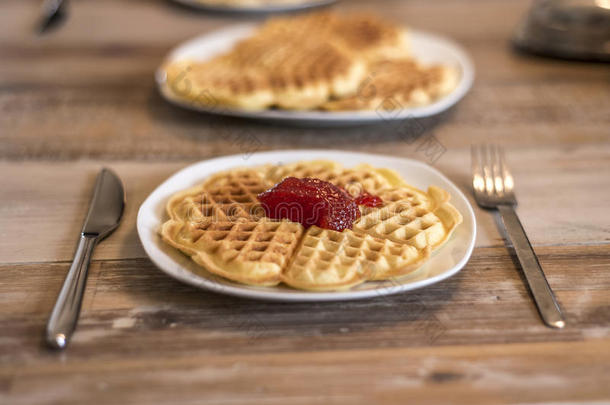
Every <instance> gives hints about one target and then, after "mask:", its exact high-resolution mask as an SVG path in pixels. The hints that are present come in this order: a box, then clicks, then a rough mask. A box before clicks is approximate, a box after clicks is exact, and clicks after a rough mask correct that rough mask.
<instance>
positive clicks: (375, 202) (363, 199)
mask: <svg viewBox="0 0 610 405" xmlns="http://www.w3.org/2000/svg"><path fill="white" fill-rule="evenodd" d="M354 202H355V203H356V204H358V205H366V206H367V207H372V208H376V207H381V206H382V205H383V200H382V199H381V197H379V196H376V195H373V194H369V193H367V192H366V191H363V192H362V193H361V194H360V195H359V196H358V197H356V198H354Z"/></svg>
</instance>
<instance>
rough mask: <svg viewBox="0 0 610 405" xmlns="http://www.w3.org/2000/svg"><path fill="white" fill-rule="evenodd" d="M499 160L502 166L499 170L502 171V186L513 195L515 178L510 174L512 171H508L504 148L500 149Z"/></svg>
mask: <svg viewBox="0 0 610 405" xmlns="http://www.w3.org/2000/svg"><path fill="white" fill-rule="evenodd" d="M498 158H499V165H500V167H499V170H500V174H501V176H502V185H503V187H504V190H505V191H506V192H507V193H512V191H513V188H514V186H515V184H514V181H513V176H512V174H511V173H510V170H508V165H507V164H506V159H505V156H504V148H499V149H498Z"/></svg>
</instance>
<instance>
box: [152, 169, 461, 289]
mask: <svg viewBox="0 0 610 405" xmlns="http://www.w3.org/2000/svg"><path fill="white" fill-rule="evenodd" d="M287 176H295V177H317V178H320V179H323V180H327V181H329V182H331V183H333V184H335V185H336V186H339V187H342V188H344V189H346V190H348V192H350V193H352V194H354V195H357V194H359V193H360V192H361V191H363V190H365V191H367V192H369V193H373V194H377V195H379V196H380V197H381V198H382V199H383V202H384V203H383V205H382V206H381V207H377V208H372V207H364V206H361V207H360V209H361V214H362V216H361V218H360V219H358V220H357V221H356V222H355V223H354V226H353V229H346V230H344V231H342V232H337V231H333V230H329V229H322V228H319V227H317V226H311V227H309V228H307V229H305V228H303V226H302V225H301V224H299V223H295V222H291V221H288V220H274V219H270V218H267V217H265V215H264V210H263V209H262V207H261V206H260V204H259V202H258V200H257V198H256V196H257V195H258V194H259V193H261V192H262V191H264V190H266V189H268V188H270V187H272V186H273V184H275V183H276V182H277V181H280V180H282V179H283V178H285V177H287ZM167 213H168V215H169V220H168V221H167V222H165V223H164V224H163V226H162V228H161V235H162V238H163V240H164V241H165V242H167V243H168V244H170V245H172V246H174V247H175V248H177V249H179V250H181V251H182V252H183V253H185V254H187V255H189V256H190V257H191V258H192V259H193V260H194V261H195V262H196V263H197V264H199V265H200V266H202V267H204V268H205V269H206V270H208V271H209V272H211V273H214V274H218V275H220V276H223V277H225V278H228V279H230V280H233V281H237V282H240V283H245V284H250V285H260V286H273V285H277V284H279V283H281V282H283V283H285V284H287V285H289V286H292V287H294V288H298V289H304V290H317V291H333V290H342V289H349V288H350V287H352V286H355V285H357V284H360V283H363V282H365V281H367V280H385V279H389V278H392V277H399V276H403V275H406V274H409V273H411V272H413V271H414V270H416V269H418V268H419V267H420V266H421V265H422V264H423V263H424V262H425V261H426V260H428V259H429V257H430V255H431V253H432V252H433V251H434V250H435V249H438V248H439V247H440V246H441V245H442V244H443V243H444V242H445V241H446V240H447V239H448V238H449V236H450V235H451V233H452V232H453V230H454V229H455V228H456V227H457V226H458V225H459V224H460V223H461V221H462V216H461V215H460V213H459V212H458V211H457V210H456V209H455V208H454V207H453V206H452V205H451V204H450V203H449V194H448V193H447V192H445V191H443V190H441V189H439V188H438V187H434V186H432V187H430V188H429V189H428V191H427V192H424V191H421V190H418V189H416V188H414V187H411V186H409V185H407V184H406V183H405V182H404V181H402V179H401V178H400V176H399V175H398V174H397V173H395V172H393V171H391V170H388V169H376V168H373V167H370V166H367V165H360V166H357V167H355V168H344V167H343V166H341V165H339V164H337V163H334V162H329V161H312V162H299V163H295V164H288V165H280V166H263V167H256V168H247V169H235V170H231V171H228V172H223V173H220V174H217V175H215V176H213V177H211V178H209V179H208V180H206V181H205V182H204V183H203V184H201V185H199V186H196V187H193V188H191V189H188V190H185V191H183V192H180V193H178V194H176V195H174V196H173V197H172V198H171V199H170V201H169V202H168V204H167Z"/></svg>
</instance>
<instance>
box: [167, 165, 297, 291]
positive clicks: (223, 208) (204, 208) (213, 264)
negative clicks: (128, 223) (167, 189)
mask: <svg viewBox="0 0 610 405" xmlns="http://www.w3.org/2000/svg"><path fill="white" fill-rule="evenodd" d="M206 184H207V185H208V186H206ZM210 185H213V186H210ZM267 186H268V184H267V183H265V182H264V181H263V179H262V178H261V176H260V173H259V172H258V171H257V170H237V171H230V172H226V173H224V174H221V175H218V176H214V177H212V178H211V179H209V180H208V181H207V182H206V183H205V184H204V185H201V186H196V187H193V188H190V189H188V190H186V191H184V192H181V193H178V194H176V195H174V196H173V197H172V198H171V199H170V201H169V202H168V204H167V213H168V215H169V217H170V218H171V219H170V220H169V221H167V222H166V223H165V224H163V227H162V229H161V235H162V237H163V240H164V241H166V242H167V243H169V244H170V245H172V246H174V247H176V248H178V249H180V250H181V251H182V252H184V253H186V254H187V255H189V256H191V258H192V259H193V260H194V261H195V262H196V263H197V264H199V265H201V266H203V267H205V268H206V269H207V270H208V271H210V272H212V273H215V274H218V275H221V276H223V277H226V278H229V279H231V280H235V281H239V282H241V283H245V284H254V285H275V284H277V283H278V282H279V281H280V273H281V271H282V269H284V267H285V266H286V264H287V262H288V260H289V259H290V258H291V257H292V254H293V251H294V249H295V247H296V244H297V242H298V241H299V240H300V236H301V234H302V232H303V227H302V226H301V225H300V224H297V223H293V222H289V221H271V220H268V219H266V218H263V217H262V216H263V212H262V211H261V210H259V209H258V208H260V207H259V203H258V200H257V199H256V196H257V195H258V194H259V193H261V192H263V191H264V190H265V189H267Z"/></svg>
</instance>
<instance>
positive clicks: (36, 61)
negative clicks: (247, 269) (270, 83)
mask: <svg viewBox="0 0 610 405" xmlns="http://www.w3.org/2000/svg"><path fill="white" fill-rule="evenodd" d="M528 3H529V2H527V1H499V0H493V1H471V2H464V1H454V0H437V1H434V2H426V1H421V2H416V1H400V0H395V1H385V2H383V3H382V4H380V5H377V6H373V5H372V3H371V4H369V5H368V6H369V7H374V8H375V9H376V10H377V11H378V12H379V13H382V14H384V15H387V16H388V17H392V18H395V19H397V20H399V21H403V22H405V23H407V24H410V25H412V26H414V27H419V28H422V29H426V30H430V31H435V32H438V33H441V34H443V35H446V36H449V37H452V38H454V39H455V40H456V41H458V42H460V43H462V44H463V45H464V46H465V47H466V48H467V49H468V51H469V52H470V54H471V55H472V58H473V59H474V62H475V65H476V69H477V78H476V82H475V85H474V88H473V89H472V91H471V92H470V93H469V94H468V95H467V97H466V98H465V99H464V100H463V101H462V102H461V103H460V104H459V105H458V106H457V107H456V108H454V109H453V110H452V111H450V112H449V113H447V114H444V115H443V116H441V117H438V118H436V119H433V120H428V121H426V123H425V125H426V126H427V128H428V129H427V132H426V136H427V137H434V138H427V139H434V140H436V141H437V142H438V144H439V145H441V146H442V149H443V150H444V153H442V154H438V153H437V154H436V155H434V156H435V158H434V159H436V160H435V161H434V162H433V164H434V165H435V166H436V167H437V168H439V169H440V170H442V171H443V172H444V173H446V174H447V175H448V176H449V177H450V178H451V179H452V180H453V181H455V183H456V184H458V185H459V186H460V187H461V188H462V189H463V190H464V192H465V193H466V194H467V195H469V196H470V194H471V193H470V190H469V182H470V175H469V171H470V168H469V145H470V144H471V143H480V142H496V143H500V144H502V145H504V146H505V147H506V148H507V150H508V154H509V156H508V159H509V163H510V164H511V166H512V167H513V169H514V174H515V177H516V182H517V191H518V195H519V200H520V206H519V214H520V215H521V218H522V221H523V223H524V224H525V227H526V229H527V232H528V234H529V236H530V239H531V240H532V242H533V244H534V245H535V248H536V251H537V253H538V254H539V256H540V261H541V263H542V265H543V267H544V269H545V271H546V274H547V277H548V280H549V282H550V284H551V286H552V288H553V289H554V290H555V292H556V294H557V297H558V299H559V301H560V303H561V305H562V307H563V309H564V311H565V313H566V315H567V327H566V328H565V330H561V331H557V330H551V329H548V328H546V327H545V326H543V324H542V323H541V321H540V319H539V318H538V314H537V312H536V308H535V306H534V304H533V302H532V299H531V297H530V295H529V292H528V290H527V288H526V287H525V285H524V283H523V280H522V276H521V275H520V271H519V268H518V266H517V264H516V262H515V258H514V257H513V256H512V255H511V253H510V251H509V250H507V248H506V247H505V245H504V242H503V240H502V238H501V235H500V233H499V231H498V228H497V226H496V223H495V222H494V221H495V218H494V217H493V215H492V214H491V213H489V212H485V211H482V210H480V209H477V211H476V215H477V220H478V222H479V226H478V237H477V245H476V249H475V251H474V254H473V256H472V259H471V260H470V262H469V263H468V265H467V266H466V267H465V268H464V270H463V271H462V272H460V273H459V274H458V275H456V276H454V277H453V278H451V279H449V280H446V281H444V282H442V283H439V284H436V285H434V286H431V287H428V288H425V289H422V290H418V291H415V292H413V293H409V294H403V295H398V296H393V297H390V298H384V299H381V298H379V299H372V300H366V301H355V302H345V303H339V304H338V303H320V304H309V303H308V304H277V303H264V302H254V301H248V300H241V299H236V298H231V297H228V296H221V295H215V294H212V293H207V292H205V291H200V290H197V289H194V288H191V287H189V286H186V285H183V284H181V283H179V282H177V281H174V280H173V279H171V278H169V277H167V276H165V275H164V274H163V273H161V272H160V271H158V270H157V269H156V268H155V267H154V266H153V265H152V263H151V262H150V260H149V259H148V258H147V257H146V255H145V254H144V251H143V249H142V247H141V245H140V242H139V240H138V236H137V234H136V230H135V217H136V212H137V210H138V207H139V205H140V203H141V202H142V201H143V200H144V198H145V197H146V196H147V195H148V194H149V193H150V192H151V191H152V190H153V189H154V188H155V187H156V186H157V185H158V184H159V183H160V182H161V181H162V180H164V179H165V178H167V177H168V176H169V175H170V174H172V173H173V172H174V171H176V170H178V169H180V168H182V167H184V166H185V165H187V164H189V163H192V162H195V161H197V160H201V159H205V158H209V157H213V156H219V155H225V154H233V153H244V150H243V149H244V146H243V143H240V142H236V141H235V137H234V134H238V133H243V131H247V132H248V133H249V134H252V135H253V136H254V137H255V138H256V139H257V142H258V143H257V144H256V149H257V150H259V149H260V150H275V149H298V148H336V149H345V150H356V151H370V152H378V153H385V154H391V155H396V156H407V157H412V158H417V159H420V160H423V161H426V160H434V159H431V158H430V156H428V154H427V153H426V149H425V148H421V147H418V144H417V143H412V144H410V143H407V142H405V141H404V140H403V139H402V138H401V137H400V135H399V134H397V133H396V131H392V130H390V129H388V128H387V127H384V126H361V127H355V128H348V129H303V128H291V127H285V126H272V125H267V124H263V123H255V122H250V121H241V120H226V119H219V118H214V117H209V116H203V115H198V114H195V113H191V112H186V111H182V110H179V109H177V108H174V107H171V106H169V105H168V104H166V103H165V102H163V100H161V99H160V97H159V96H158V95H157V93H156V92H155V88H154V85H153V80H152V73H153V70H154V69H155V67H156V66H157V65H158V64H159V62H160V61H161V59H162V57H163V56H164V54H165V53H166V52H167V51H168V50H169V49H170V48H171V47H172V46H174V45H175V44H177V43H178V42H180V41H182V40H185V39H187V38H189V37H192V36H194V35H196V34H198V33H201V32H207V31H212V30H214V29H216V28H219V27H223V26H225V25H227V24H230V23H233V22H235V21H244V20H246V19H247V17H243V16H242V17H234V16H229V15H206V14H201V13H191V12H189V11H188V10H186V9H183V8H179V7H175V6H172V5H170V4H169V3H167V2H162V1H152V0H148V1H147V0H139V1H129V2H120V1H118V0H97V1H73V2H71V15H70V18H69V20H68V22H67V24H66V25H65V26H64V27H62V28H61V29H60V30H59V31H57V32H55V33H53V34H50V35H48V36H44V37H37V36H35V35H33V34H32V32H31V28H32V24H33V21H34V18H35V17H36V14H37V6H38V1H33V0H28V1H25V0H6V1H4V2H3V5H2V12H1V13H0V34H1V35H0V109H1V111H2V113H1V114H0V157H1V161H0V170H1V171H0V172H1V173H2V176H1V179H0V190H1V193H2V194H1V205H0V260H1V263H0V304H1V305H0V325H1V328H2V332H0V358H1V363H0V403H3V404H84V403H87V404H92V403H107V404H133V403H142V404H187V403H188V404H191V403H192V404H194V403H206V404H229V403H230V404H236V403H273V404H292V405H296V404H312V403H328V404H330V403H333V404H335V403H336V404H339V403H348V404H361V403H362V404H373V403H383V404H386V403H387V404H390V403H400V404H404V403H414V404H425V403H442V404H446V403H458V404H476V403H483V404H492V403H494V404H495V403H528V404H529V403H558V402H562V401H566V402H570V403H594V402H596V403H601V402H603V403H608V401H610V269H609V266H610V221H609V219H610V215H609V214H608V203H609V201H610V191H609V190H610V170H609V162H610V136H609V135H610V108H609V106H610V69H608V65H602V64H586V63H573V62H562V61H556V60H549V59H541V58H535V57H528V56H523V55H518V54H515V53H514V52H513V51H512V50H511V49H510V47H509V43H508V41H509V38H510V35H511V33H512V31H513V28H514V27H515V26H516V24H517V22H518V21H519V19H520V17H521V16H522V14H523V13H524V12H525V11H526V9H527V7H528ZM365 7H367V4H366V2H364V1H356V0H354V1H344V2H343V4H341V5H340V7H339V8H340V9H350V10H352V9H354V10H355V9H362V8H365ZM246 152H247V151H246ZM102 166H109V167H112V168H113V169H114V170H116V171H117V172H118V173H119V175H120V176H121V177H122V179H123V180H124V182H125V185H126V189H127V199H128V205H127V211H126V215H125V218H124V220H123V223H122V225H121V226H120V228H119V229H118V230H117V231H116V232H115V233H114V234H113V235H112V236H111V237H110V238H108V239H107V240H106V241H105V242H104V243H103V244H101V245H100V246H99V247H98V249H97V250H96V252H95V257H94V261H93V264H92V266H91V272H90V276H89V281H88V285H87V291H86V295H85V299H84V303H83V311H82V314H81V319H80V323H79V327H78V331H77V333H76V335H75V336H74V339H73V341H72V343H71V346H70V347H69V349H68V350H67V351H65V352H63V353H55V352H49V351H48V350H47V349H46V348H45V347H44V345H43V340H42V336H43V330H44V325H45V322H46V319H47V317H48V315H49V312H50V310H51V308H52V305H53V303H54V300H55V298H56V296H57V293H58V291H59V288H60V286H61V283H62V281H63V279H64V276H65V274H66V271H67V269H68V267H69V265H70V261H71V259H72V255H73V253H74V248H75V242H76V235H77V233H78V231H79V229H80V226H81V222H82V220H83V217H84V214H85V212H86V209H87V202H88V199H89V195H90V192H91V187H92V184H93V180H94V177H95V175H96V173H97V171H98V170H99V169H100V168H101V167H102Z"/></svg>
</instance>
